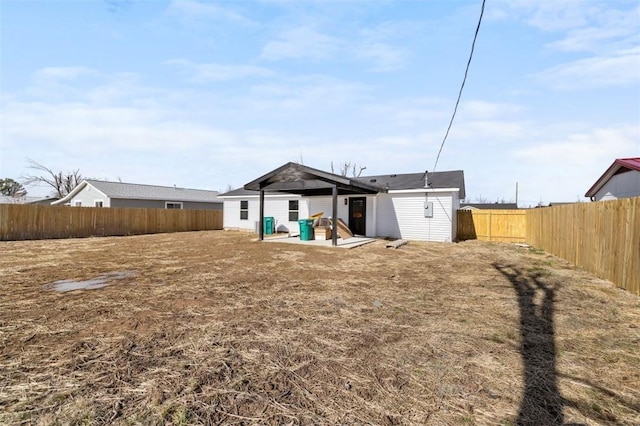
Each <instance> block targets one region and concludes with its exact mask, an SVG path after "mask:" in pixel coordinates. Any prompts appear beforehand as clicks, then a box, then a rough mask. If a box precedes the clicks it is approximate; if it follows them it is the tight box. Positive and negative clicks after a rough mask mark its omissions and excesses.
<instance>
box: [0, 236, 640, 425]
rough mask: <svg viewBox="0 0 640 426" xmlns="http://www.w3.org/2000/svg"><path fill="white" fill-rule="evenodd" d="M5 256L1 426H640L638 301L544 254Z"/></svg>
mask: <svg viewBox="0 0 640 426" xmlns="http://www.w3.org/2000/svg"><path fill="white" fill-rule="evenodd" d="M0 250H1V257H0V376H1V377H2V380H1V381H0V423H2V424H19V423H21V422H23V423H32V424H51V423H64V424H68V423H70V424H76V423H87V424H220V423H224V424H274V425H275V424H293V425H295V424H387V425H402V424H438V425H440V424H503V425H509V424H549V425H554V424H557V425H560V424H567V423H577V424H628V425H631V424H639V423H640V391H639V389H640V329H639V328H638V326H639V324H640V298H639V297H637V296H634V295H632V294H630V293H627V292H625V291H622V290H619V289H617V288H615V287H614V286H613V285H612V284H610V283H608V282H606V281H602V280H599V279H596V278H594V277H593V276H591V275H589V274H587V273H585V272H583V271H579V270H576V269H574V268H572V267H571V266H570V265H568V264H567V263H565V262H563V261H561V260H559V259H557V258H555V257H553V256H550V255H547V254H545V253H542V252H539V251H536V250H531V249H527V248H521V247H516V246H512V245H506V244H490V243H481V242H475V241H472V242H465V243H460V244H439V243H414V242H412V243H409V244H408V245H406V246H403V247H402V248H400V249H398V250H394V249H386V248H384V242H376V243H372V244H368V245H365V246H362V247H359V248H356V249H353V250H342V249H332V248H319V247H307V246H300V245H295V246H292V245H286V244H275V243H269V244H265V243H259V242H255V241H253V236H252V235H249V234H245V233H238V232H223V231H211V232H195V233H181V234H160V235H150V236H136V237H113V238H111V237H110V238H88V239H72V240H49V241H26V242H2V243H0ZM122 271H127V274H124V275H123V274H120V275H118V273H119V272H122ZM100 277H102V278H105V277H106V278H107V279H108V280H107V285H105V286H103V287H100V288H85V289H80V290H70V291H58V290H56V289H55V288H54V286H53V283H56V282H67V283H68V282H71V281H63V280H72V281H73V282H78V281H90V282H92V281H91V280H96V279H99V278H100Z"/></svg>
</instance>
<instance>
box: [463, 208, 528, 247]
mask: <svg viewBox="0 0 640 426" xmlns="http://www.w3.org/2000/svg"><path fill="white" fill-rule="evenodd" d="M526 230H527V216H526V210H458V239H459V240H474V239H478V240H482V241H497V242H503V243H523V242H525V239H526Z"/></svg>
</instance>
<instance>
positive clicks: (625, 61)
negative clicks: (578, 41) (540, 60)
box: [536, 47, 640, 90]
mask: <svg viewBox="0 0 640 426" xmlns="http://www.w3.org/2000/svg"><path fill="white" fill-rule="evenodd" d="M536 78H537V79H538V80H539V81H540V82H542V83H545V84H547V85H549V86H551V87H554V88H556V89H565V90H577V89H585V88H597V87H614V86H627V85H630V84H637V83H638V82H640V47H636V48H634V49H629V50H624V51H618V52H612V53H611V54H609V55H605V56H592V57H590V58H585V59H579V60H577V61H573V62H568V63H564V64H560V65H557V66H555V67H552V68H549V69H546V70H544V71H542V72H541V73H539V74H537V75H536Z"/></svg>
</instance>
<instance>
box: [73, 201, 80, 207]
mask: <svg viewBox="0 0 640 426" xmlns="http://www.w3.org/2000/svg"><path fill="white" fill-rule="evenodd" d="M73 205H74V206H75V207H82V201H76V202H74V203H73Z"/></svg>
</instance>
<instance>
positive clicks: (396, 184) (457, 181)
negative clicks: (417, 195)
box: [220, 170, 465, 199]
mask: <svg viewBox="0 0 640 426" xmlns="http://www.w3.org/2000/svg"><path fill="white" fill-rule="evenodd" d="M427 177H428V181H429V188H432V189H438V188H460V194H459V196H460V199H463V198H464V197H465V188H464V172H463V171H462V170H454V171H448V172H435V173H428V175H427ZM354 179H355V180H359V181H362V182H364V183H368V184H370V185H376V186H379V187H381V188H386V189H391V190H394V189H418V188H424V184H425V181H424V173H403V174H390V175H379V176H361V177H359V178H354ZM256 194H258V191H250V190H247V189H244V188H238V189H234V190H233V191H229V192H226V193H224V194H220V195H221V196H250V195H256Z"/></svg>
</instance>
